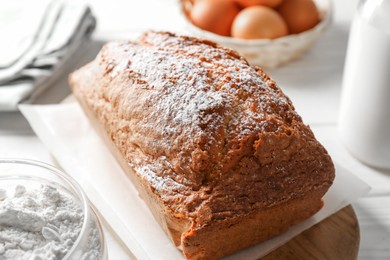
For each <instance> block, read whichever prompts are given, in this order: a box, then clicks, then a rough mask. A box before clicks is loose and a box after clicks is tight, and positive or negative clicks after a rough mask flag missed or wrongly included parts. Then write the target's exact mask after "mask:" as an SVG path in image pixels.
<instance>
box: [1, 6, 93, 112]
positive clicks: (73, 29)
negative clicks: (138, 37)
mask: <svg viewBox="0 0 390 260" xmlns="http://www.w3.org/2000/svg"><path fill="white" fill-rule="evenodd" d="M7 3H8V4H7V5H2V7H1V8H0V35H1V41H0V111H10V110H16V109H17V104H19V103H20V102H22V101H24V102H28V101H31V98H32V97H33V96H36V95H37V94H39V93H40V92H42V91H43V90H44V89H45V88H47V87H49V85H50V84H46V81H47V79H48V78H49V77H50V78H55V77H56V76H57V75H58V74H59V71H60V70H61V68H62V66H63V65H64V63H65V62H67V61H68V59H69V57H71V56H72V54H73V53H74V52H75V51H76V49H77V48H78V47H79V46H80V45H81V44H82V43H83V42H84V41H85V39H87V38H88V37H89V36H90V34H91V33H92V31H93V30H94V28H95V23H96V22H95V18H94V17H93V15H92V13H91V10H90V9H89V7H88V6H87V4H86V3H84V2H83V1H76V0H36V1H30V0H15V1H12V2H11V1H8V2H7Z"/></svg>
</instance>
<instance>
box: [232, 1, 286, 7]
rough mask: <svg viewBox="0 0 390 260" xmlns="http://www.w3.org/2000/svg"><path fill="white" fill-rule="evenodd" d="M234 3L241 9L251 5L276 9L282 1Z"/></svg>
mask: <svg viewBox="0 0 390 260" xmlns="http://www.w3.org/2000/svg"><path fill="white" fill-rule="evenodd" d="M235 1H236V2H237V3H238V4H239V5H241V6H243V7H248V6H252V5H264V6H268V7H272V8H274V7H277V6H278V5H280V4H281V3H282V2H283V0H235ZM287 1H288V0H287Z"/></svg>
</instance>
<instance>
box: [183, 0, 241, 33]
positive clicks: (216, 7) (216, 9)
mask: <svg viewBox="0 0 390 260" xmlns="http://www.w3.org/2000/svg"><path fill="white" fill-rule="evenodd" d="M239 11H240V8H239V6H238V5H237V4H236V3H235V2H233V1H227V0H198V1H195V2H194V5H193V7H192V9H191V12H190V19H191V21H192V23H193V24H194V25H196V26H198V27H199V28H201V29H203V30H207V31H210V32H213V33H217V34H220V35H224V36H230V28H231V26H232V22H233V20H234V18H235V16H236V15H237V14H238V12H239Z"/></svg>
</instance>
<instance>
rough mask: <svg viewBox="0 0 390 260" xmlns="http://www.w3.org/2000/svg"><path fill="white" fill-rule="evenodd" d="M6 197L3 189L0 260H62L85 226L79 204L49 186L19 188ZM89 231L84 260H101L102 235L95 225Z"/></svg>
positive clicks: (0, 199)
mask: <svg viewBox="0 0 390 260" xmlns="http://www.w3.org/2000/svg"><path fill="white" fill-rule="evenodd" d="M7 193H10V192H7V191H6V190H2V189H0V260H3V259H21V260H24V259H36V260H38V259H49V260H54V259H62V258H63V257H64V256H65V255H66V254H67V252H68V251H69V250H70V249H71V247H72V246H73V244H74V243H75V241H76V239H77V238H78V235H79V233H80V231H81V228H82V225H83V219H84V217H83V211H82V208H81V206H80V204H79V203H78V202H77V201H75V200H74V198H73V197H71V196H70V195H68V194H67V193H65V192H62V191H60V190H58V189H56V188H54V187H52V186H48V185H40V186H39V187H35V188H31V189H28V188H26V187H25V186H23V185H17V186H16V187H15V189H14V194H13V195H9V194H7ZM90 227H91V228H90V233H89V234H88V243H87V245H86V246H85V249H83V253H82V255H81V256H80V258H81V259H99V252H100V246H101V243H100V242H101V241H100V236H99V231H98V229H97V227H96V224H95V223H91V226H90Z"/></svg>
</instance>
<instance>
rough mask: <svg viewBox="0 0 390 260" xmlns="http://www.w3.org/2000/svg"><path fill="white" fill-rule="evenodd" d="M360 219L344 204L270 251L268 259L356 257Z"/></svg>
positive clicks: (265, 259)
mask: <svg viewBox="0 0 390 260" xmlns="http://www.w3.org/2000/svg"><path fill="white" fill-rule="evenodd" d="M359 242H360V231H359V223H358V220H357V218H356V215H355V212H354V210H353V208H352V207H351V206H347V207H345V208H343V209H341V210H340V211H338V212H336V213H335V214H333V215H332V216H330V217H328V218H326V219H325V220H323V221H321V222H320V223H318V224H317V225H315V226H313V227H311V228H310V229H308V230H306V231H304V232H303V233H301V234H300V235H299V236H297V237H295V238H294V239H292V240H290V241H289V242H288V243H287V244H284V245H283V246H281V247H279V248H278V249H276V250H275V251H273V252H271V253H269V254H268V255H266V256H265V257H263V258H262V260H271V259H278V260H279V259H289V260H290V259H299V260H301V259H304V260H305V259H356V258H357V255H358V251H359Z"/></svg>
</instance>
